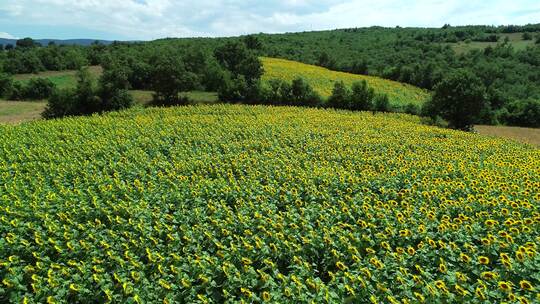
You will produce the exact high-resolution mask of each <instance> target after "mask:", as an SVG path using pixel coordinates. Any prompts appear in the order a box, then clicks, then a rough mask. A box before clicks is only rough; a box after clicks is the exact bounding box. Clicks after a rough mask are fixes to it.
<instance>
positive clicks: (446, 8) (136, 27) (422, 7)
mask: <svg viewBox="0 0 540 304" xmlns="http://www.w3.org/2000/svg"><path fill="white" fill-rule="evenodd" d="M36 8H39V9H36ZM21 16H25V17H24V18H21ZM2 19H4V20H5V21H4V22H6V24H7V23H8V22H11V23H15V24H21V25H25V23H24V22H26V25H32V26H36V27H39V26H45V25H46V26H56V27H81V28H85V29H88V30H91V31H99V32H104V33H109V34H110V35H112V36H120V37H125V38H129V39H155V38H161V37H185V36H228V35H239V34H246V33H255V32H270V33H275V32H286V31H303V30H311V29H313V30H320V29H333V28H341V27H361V26H372V25H382V26H396V25H401V26H437V27H438V26H441V25H443V24H444V23H450V24H453V25H461V24H510V23H513V24H524V23H534V22H539V21H540V2H539V1H537V0H514V1H512V2H508V1H502V0H491V1H483V0H454V1H451V0H446V1H444V0H419V1H405V0H348V1H338V0H319V1H314V0H267V1H256V0H198V1H188V0H107V1H100V0H78V1H75V0H1V3H0V20H2ZM1 22H2V21H0V26H1V25H2V23H1ZM28 34H29V35H31V33H28ZM54 38H57V37H54ZM92 38H93V37H92Z"/></svg>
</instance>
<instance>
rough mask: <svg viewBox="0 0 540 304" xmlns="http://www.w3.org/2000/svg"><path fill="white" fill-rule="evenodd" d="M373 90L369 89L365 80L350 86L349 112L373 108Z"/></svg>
mask: <svg viewBox="0 0 540 304" xmlns="http://www.w3.org/2000/svg"><path fill="white" fill-rule="evenodd" d="M374 98H375V90H373V88H370V87H369V86H368V84H367V82H366V81H365V80H362V81H359V82H355V83H353V85H352V89H351V95H350V96H349V106H348V108H349V109H350V110H356V111H368V110H371V109H372V108H373V99H374Z"/></svg>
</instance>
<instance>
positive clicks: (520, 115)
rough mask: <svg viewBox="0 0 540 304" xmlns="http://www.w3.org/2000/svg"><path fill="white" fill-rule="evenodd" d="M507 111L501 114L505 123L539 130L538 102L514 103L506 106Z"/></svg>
mask: <svg viewBox="0 0 540 304" xmlns="http://www.w3.org/2000/svg"><path fill="white" fill-rule="evenodd" d="M508 109H509V111H508V112H506V113H504V114H503V115H505V117H504V118H505V119H506V121H508V122H510V123H513V124H519V125H521V126H524V127H532V128H540V100H534V99H527V100H524V101H515V102H512V103H510V104H509V105H508Z"/></svg>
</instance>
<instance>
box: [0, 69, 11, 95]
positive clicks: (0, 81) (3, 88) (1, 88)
mask: <svg viewBox="0 0 540 304" xmlns="http://www.w3.org/2000/svg"><path fill="white" fill-rule="evenodd" d="M12 88H13V78H12V77H11V76H10V75H8V74H6V73H3V72H1V71H0V98H1V97H7V96H10V95H11V90H12Z"/></svg>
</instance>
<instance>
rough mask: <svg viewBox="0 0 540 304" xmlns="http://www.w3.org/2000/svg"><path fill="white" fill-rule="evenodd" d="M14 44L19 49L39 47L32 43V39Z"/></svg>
mask: <svg viewBox="0 0 540 304" xmlns="http://www.w3.org/2000/svg"><path fill="white" fill-rule="evenodd" d="M15 44H16V45H17V47H20V48H32V47H36V46H38V45H39V44H38V43H37V42H35V41H34V39H32V38H28V37H27V38H23V39H19V40H17V42H16V43H15Z"/></svg>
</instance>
